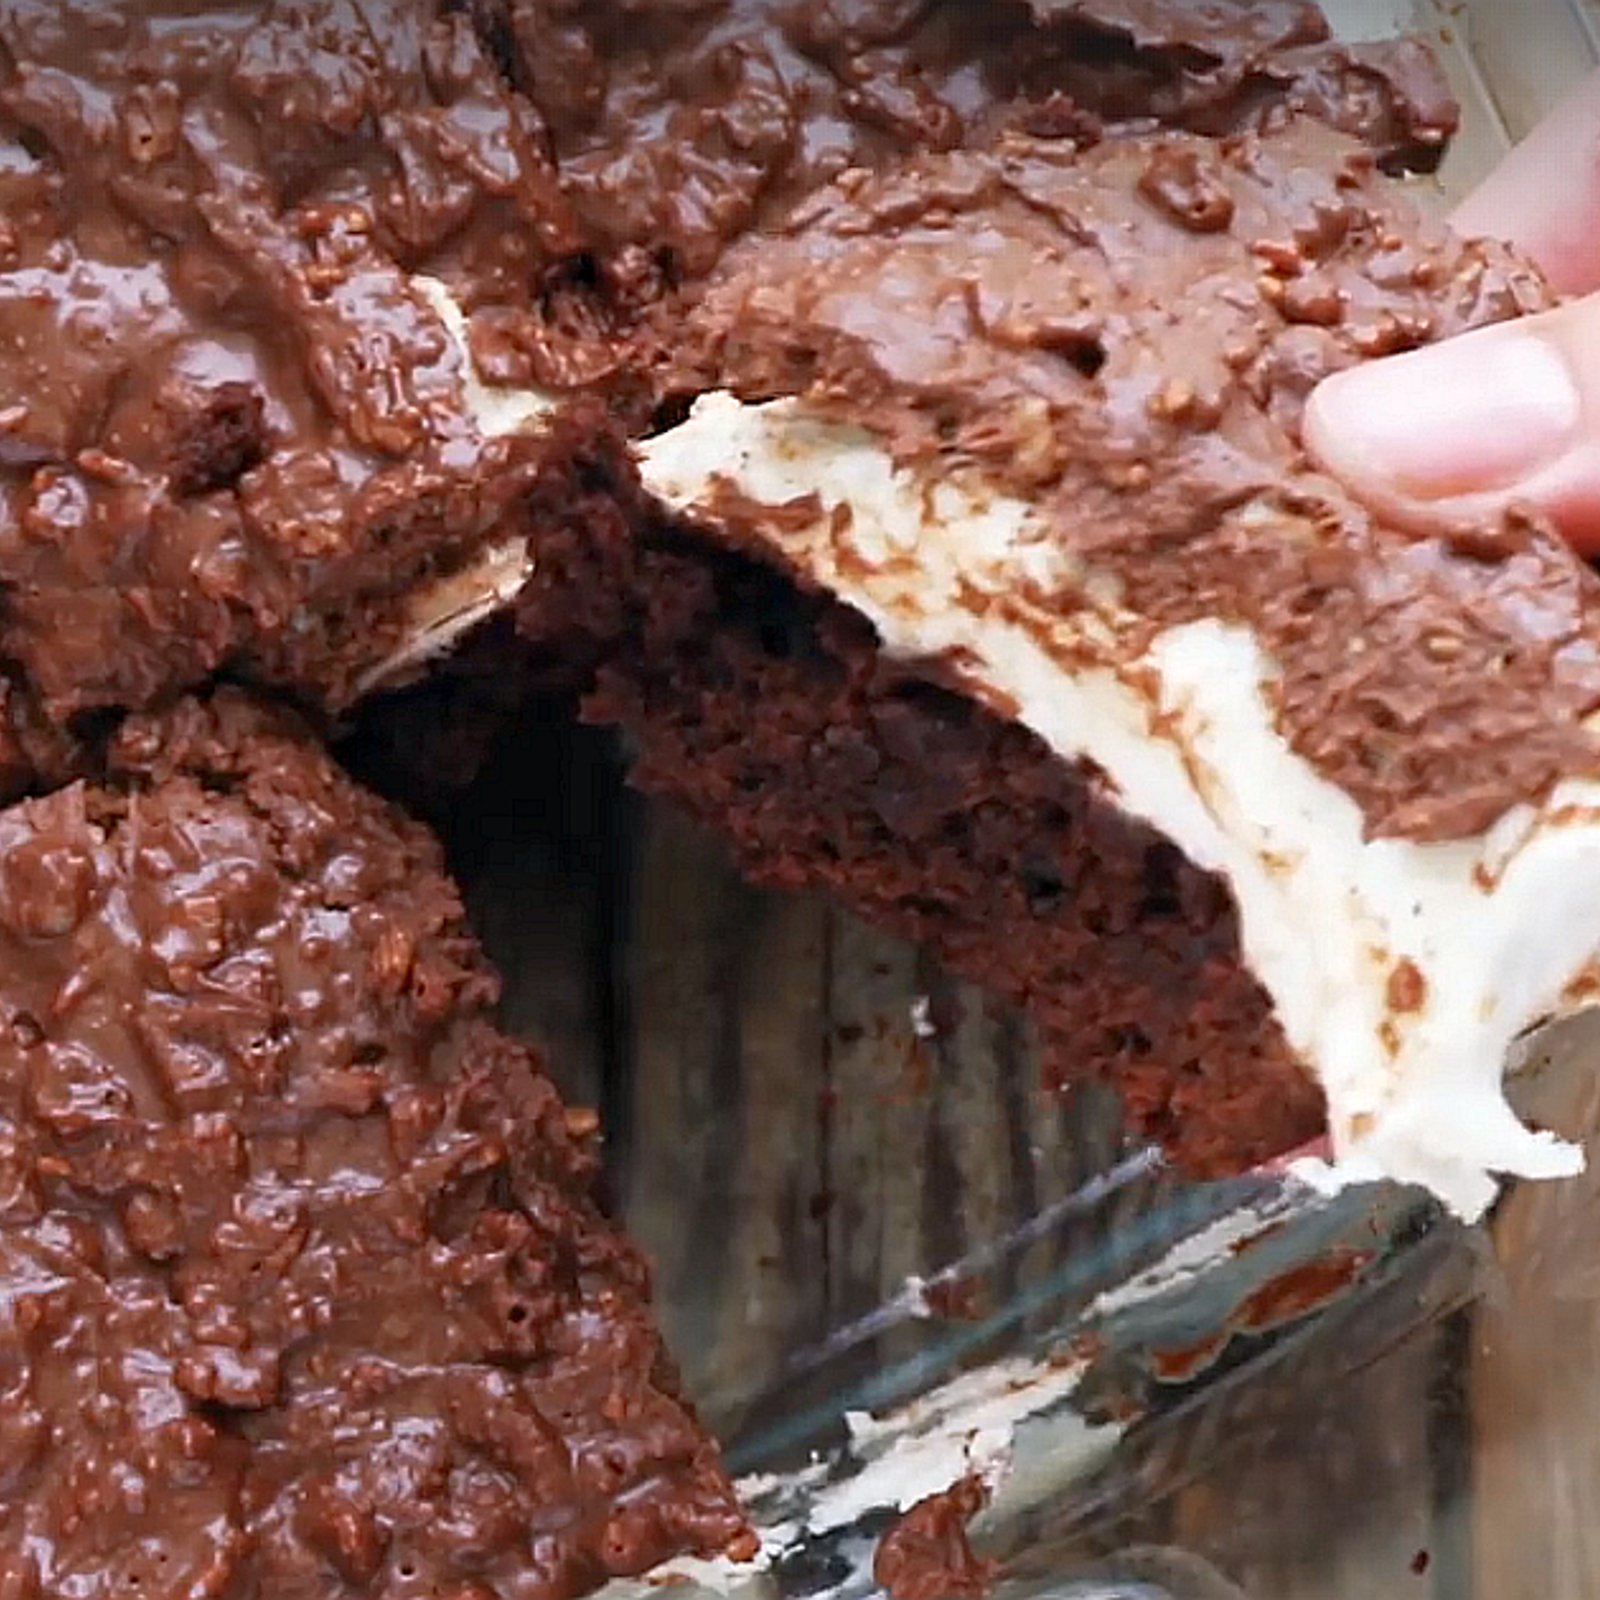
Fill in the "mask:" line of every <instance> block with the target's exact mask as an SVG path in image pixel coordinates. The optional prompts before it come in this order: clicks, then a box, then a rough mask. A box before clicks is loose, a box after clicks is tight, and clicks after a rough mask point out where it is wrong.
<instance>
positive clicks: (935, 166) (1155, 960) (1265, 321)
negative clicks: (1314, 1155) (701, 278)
mask: <svg viewBox="0 0 1600 1600" xmlns="http://www.w3.org/2000/svg"><path fill="white" fill-rule="evenodd" d="M1546 301H1547V297H1546V294H1545V291H1544V290H1543V289H1542V287H1541V285H1540V283H1539V282H1538V280H1537V278H1536V277H1535V275H1534V274H1533V273H1532V272H1531V271H1529V270H1528V269H1526V268H1525V267H1524V266H1523V265H1521V264H1520V263H1519V262H1518V261H1517V260H1516V259H1515V258H1514V257H1513V256H1512V255H1511V254H1509V253H1508V252H1507V251H1505V250H1503V249H1500V248H1498V247H1495V246H1492V245H1489V244H1484V243H1475V242H1467V241H1462V240H1459V239H1456V238H1453V237H1451V236H1450V235H1449V234H1448V233H1447V232H1446V231H1444V230H1443V229H1442V228H1440V227H1437V226H1434V225H1432V224H1429V223H1427V222H1425V221H1424V220H1423V218H1422V217H1421V216H1420V215H1419V214H1418V213H1417V212H1416V211H1415V210H1414V209H1413V207H1412V206H1411V204H1410V203H1409V202H1408V200H1407V199H1406V197H1405V196H1404V195H1403V193H1402V192H1401V191H1400V190H1399V188H1398V187H1397V186H1394V185H1392V184H1390V183H1389V182H1388V181H1387V180H1385V179H1383V178H1382V177H1381V176H1380V175H1378V174H1376V173H1375V171H1374V169H1373V163H1372V160H1371V158H1370V156H1369V155H1367V154H1365V153H1364V152H1362V151H1360V150H1358V149H1357V148H1356V147H1355V146H1353V145H1351V144H1349V143H1348V142H1346V141H1345V140H1343V139H1342V138H1341V137H1339V136H1338V135H1336V134H1334V133H1332V132H1330V131H1329V130H1327V129H1326V128H1325V127H1323V126H1321V125H1319V124H1317V123H1315V122H1311V121H1307V120H1293V119H1290V120H1286V121H1284V122H1283V123H1282V124H1281V125H1279V126H1276V127H1274V128H1273V129H1272V130H1270V131H1267V132H1265V133H1262V134H1259V135H1257V134H1251V135H1247V136H1242V137H1238V138H1232V139H1227V140H1221V141H1214V140H1201V139H1196V138H1192V137H1189V136H1186V135H1182V134H1157V135H1149V136H1144V137H1134V138H1124V139H1115V140H1106V141H1103V142H1100V143H1097V144H1095V145H1093V146H1092V147H1091V148H1087V149H1083V150H1079V149H1075V148H1073V146H1072V145H1071V144H1070V143H1067V142H1064V141H1059V140H1057V141H1044V140H1038V139H1033V138H1029V137H1025V136H1020V135H1018V136H1010V137H1007V138H1004V139H1002V140H1001V141H999V142H998V143H997V144H996V145H995V146H994V147H993V148H991V149H989V150H985V151H981V152H979V151H968V152H956V153H951V154H948V155H933V156H925V157H921V158H917V159H914V160H912V161H910V162H907V163H905V164H902V165H900V166H898V167H895V168H891V169H887V170H885V171H883V172H881V173H878V174H867V173H852V174H849V175H846V176H845V177H843V178H841V179H840V180H839V182H838V183H837V184H835V185H834V186H833V187H832V188H830V189H829V190H828V191H826V192H824V193H820V194H819V195H817V196H816V197H815V198H814V199H813V200H812V201H811V202H809V203H807V204H805V205H803V206H802V207H800V208H799V209H798V210H797V211H796V213H795V214H794V216H793V218H792V219H791V221H790V222H789V224H788V225H787V226H786V227H784V228H782V229H778V230H774V232H773V233H771V234H770V235H769V236H767V237H765V238H763V239H761V240H759V241H753V242H751V243H749V244H747V245H745V246H742V247H741V248H740V249H739V250H738V251H737V252H735V253H734V255H733V256H731V257H730V258H729V260H728V261H727V262H726V263H725V264H724V267H723V269H722V270H721V271H720V272H719V273H718V274H717V276H716V277H715V278H714V280H713V282H712V284H711V286H710V287H709V289H708V291H707V293H706V294H705V296H704V297H703V300H702V301H701V303H700V305H699V306H698V308H697V310H696V311H695V312H694V314H693V316H692V318H691V321H690V323H689V325H688V328H687V329H686V330H681V331H679V333H678V334H677V336H676V341H675V351H676V353H677V354H678V356H679V357H680V359H679V361H678V370H679V374H680V376H679V379H678V382H677V385H676V389H677V395H678V396H679V399H678V401H677V402H675V403H676V404H678V405H679V406H681V405H683V404H684V403H685V402H686V401H688V400H690V399H692V400H693V406H692V409H691V410H690V411H689V413H688V415H687V418H686V420H684V421H682V422H681V423H680V424H679V425H677V426H675V427H670V428H667V429H665V430H663V431H660V432H658V433H657V434H656V435H655V436H653V437H650V438H648V439H646V440H644V441H643V442H642V443H641V444H640V445H639V446H638V447H637V450H636V451H635V452H634V454H633V458H632V460H631V461H629V460H626V459H624V458H623V457H622V455H621V454H620V452H615V451H614V452H611V453H610V454H609V455H600V454H591V456H590V458H589V459H587V460H580V463H579V464H578V466H577V467H575V469H574V471H573V474H572V479H571V484H570V486H569V488H568V490H567V491H566V492H565V495H564V496H553V497H552V498H551V499H550V501H549V504H548V505H547V507H546V508H545V511H544V512H543V513H542V516H543V518H544V521H543V528H542V531H541V532H540V533H539V534H538V535H537V536H536V538H535V542H534V546H533V553H534V564H535V569H536V570H535V575H534V578H533V580H532V583H531V584H530V587H529V590H528V592H527V594H526V595H525V597H524V600H523V602H522V611H523V622H524V627H525V629H526V630H527V631H528V632H529V633H530V634H531V635H532V636H533V637H535V638H539V639H546V638H547V639H551V640H553V641H556V647H557V648H559V649H561V650H564V651H566V652H568V653H569V654H576V653H577V652H578V651H579V650H580V649H581V648H582V647H583V641H582V638H581V637H579V636H581V635H583V634H585V633H586V634H587V635H588V637H589V639H590V641H591V649H592V653H593V658H594V660H595V662H596V670H597V678H596V681H595V687H594V692H593V694H592V697H591V699H590V702H589V714H590V715H592V716H594V717H596V718H599V719H603V720H610V721H615V722H618V723H620V724H622V725H623V726H625V727H626V728H628V729H629V730H630V732H631V733H632V734H633V735H634V737H635V738H636V740H637V741H638V744H639V747H640V751H641V754H640V758H639V766H638V775H639V778H640V781H641V782H643V783H645V784H646V785H648V786H651V787H655V788H659V789H661V790H663V791H665V792H667V793H670V794H673V795H675V796H677V797H678V798H679V799H681V800H682V801H684V802H686V803H687V804H688V805H689V806H690V808H691V809H693V810H694V811H695V812H696V813H697V814H698V815H700V816H702V817H704V818H706V819H707V820H709V821H711V822H713V823H715V824H717V825H720V826H721V827H722V828H723V829H724V830H725V831H727V832H728V833H729V834H730V835H731V837H732V838H733V840H734V842H735V844H736V845H737V847H738V849H739V851H740V853H741V856H742V857H743V859H744V861H745V862H746V864H747V865H748V866H749V868H750V869H751V870H752V872H754V873H755V874H757V875H758V876H760V877H761V878H763V879H764V880H767V881H773V882H780V883H794V884H802V883H804V884H820V885H823V886H826V887H829V888H831V889H833V890H835V891H836V892H838V893H839V894H840V895H842V896H843V897H844V898H845V899H846V900H848V901H849V902H851V903H853V904H855V905H856V906H858V907H860V908H861V909H863V910H864V911H866V912H867V913H868V914H869V915H873V916H875V917H878V918H879V919H881V920H883V921H885V922H887V923H888V924H890V925H891V926H893V927H895V928H898V929H900V930H901V931H903V932H905V933H906V934H908V935H910V936H912V937H915V938H919V939H925V940H928V941H930V942H931V943H932V944H933V945H935V946H936V947H937V948H938V949H939V950H940V951H941V952H942V953H943V954H944V955H945V957H946V958H947V959H948V960H949V961H950V963H951V964H952V965H953V966H954V967H955V968H956V969H957V970H959V971H962V972H964V973H968V974H970V975H972V976H974V977H977V978H979V979H981V980H983V981H985V982H986V983H988V984H989V985H991V986H992V987H993V988H994V989H996V990H997V991H999V992H1000V993H1002V994H1005V995H1007V996H1008V997H1010V998H1012V999H1015V1000H1017V1001H1020V1002H1022V1003H1023V1004H1024V1005H1026V1006H1028V1007H1029V1008H1030V1010H1031V1011H1032V1012H1033V1014H1034V1015H1035V1016H1036V1018H1037V1019H1038V1020H1039V1022H1040V1023H1041V1024H1042V1027H1043V1030H1044V1034H1045V1038H1046V1041H1047V1043H1048V1045H1049V1047H1050V1049H1051V1052H1052V1055H1053V1057H1054V1059H1055V1061H1056V1063H1057V1065H1058V1068H1059V1070H1060V1071H1061V1072H1062V1073H1063V1074H1065V1075H1067V1076H1075V1075H1081V1074H1084V1073H1091V1072H1103V1073H1107V1074H1109V1075H1110V1076H1111V1077H1112V1078H1113V1079H1114V1080H1115V1081H1116V1083H1117V1084H1118V1085H1119V1086H1120V1087H1121V1089H1122V1091H1123V1094H1124V1096H1125V1098H1126V1099H1127V1102H1128V1104H1129V1107H1130V1110H1131V1111H1132V1113H1133V1115H1134V1117H1135V1119H1136V1121H1137V1122H1138V1123H1139V1124H1140V1125H1141V1126H1143V1127H1144V1128H1145V1129H1146V1130H1147V1131H1149V1132H1151V1133H1153V1134H1155V1135H1157V1136H1159V1137H1160V1138H1162V1139H1164V1140H1165V1141H1166V1142H1167V1143H1168V1144H1169V1146H1171V1147H1172V1148H1173V1149H1174V1150H1175V1151H1176V1152H1177V1153H1178V1154H1179V1155H1180V1156H1181V1157H1183V1158H1184V1159H1185V1160H1187V1161H1188V1162H1189V1163H1190V1164H1191V1165H1192V1166H1194V1167H1196V1168H1198V1169H1200V1170H1202V1171H1206V1170H1215V1169H1220V1168H1227V1167H1231V1166H1236V1165H1238V1164H1240V1163H1242V1162H1246V1161H1252V1160H1257V1159H1260V1158H1263V1157H1267V1156H1271V1155H1275V1154H1280V1153H1282V1152H1284V1151H1286V1150H1288V1149H1290V1148H1292V1147H1294V1146H1295V1145H1296V1144H1297V1143H1299V1142H1300V1141H1303V1140H1306V1139H1309V1138H1311V1137H1312V1136H1314V1135H1315V1134H1317V1133H1318V1132H1319V1130H1320V1128H1321V1126H1322V1124H1323V1121H1324V1118H1325V1117H1326V1120H1327V1124H1328V1128H1329V1130H1330V1132H1331V1134H1332V1139H1333V1144H1334V1147H1335V1149H1336V1151H1337V1153H1338V1155H1339V1157H1340V1159H1341V1161H1342V1163H1343V1164H1344V1167H1345V1170H1346V1171H1347V1172H1348V1173H1350V1174H1352V1175H1357V1176H1359V1175H1378V1174H1385V1175H1389V1176H1393V1177H1397V1178H1401V1179H1405V1180H1416V1181H1420V1182H1424V1183H1427V1184H1430V1185H1431V1186H1433V1187H1434V1188H1435V1189H1436V1190H1437V1191H1438V1192H1439V1193H1440V1194H1442V1195H1443V1196H1445V1197H1446V1198H1447V1199H1449V1200H1450V1201H1451V1202H1452V1203H1453V1204H1454V1205H1456V1206H1457V1207H1458V1208H1459V1209H1460V1210H1462V1211H1463V1212H1466V1213H1469V1214H1470V1213H1473V1212H1475V1211H1477V1210H1478V1209H1479V1208H1481V1207H1482V1206H1483V1205H1484V1204H1485V1203H1486V1202H1487V1200H1488V1198H1489V1197H1490V1195H1491V1194H1492V1193H1493V1187H1494V1185H1493V1180H1492V1178H1491V1176H1490V1174H1492V1173H1498V1172H1518V1173H1527V1174H1535V1175H1537V1174H1553V1173H1559V1172H1566V1171H1570V1170H1572V1167H1573V1165H1574V1163H1575V1161H1576V1159H1577V1157H1576V1153H1575V1152H1573V1151H1571V1150H1569V1149H1567V1148H1566V1147H1564V1146H1561V1145H1559V1144H1558V1143H1556V1142H1555V1141H1554V1140H1552V1139H1551V1138H1549V1137H1548V1136H1545V1135H1540V1134H1536V1133H1532V1132H1530V1131H1528V1130H1526V1129H1525V1128H1523V1127H1522V1126H1521V1125H1520V1124H1519V1123H1518V1122H1517V1120H1516V1118H1515V1117H1514V1116H1513V1114H1512V1113H1511V1111H1510V1109H1509V1108H1508V1107H1507V1105H1506V1103H1505V1101H1504V1099H1503V1097H1502V1093H1501V1073H1502V1066H1503V1061H1504V1057H1505V1053H1506V1050H1507V1047H1508V1046H1509V1044H1510V1043H1511V1041H1512V1039H1513V1038H1514V1036H1515V1035H1516V1034H1517V1033H1518V1032H1519V1031H1520V1030H1522V1029H1524V1028H1525V1027H1527V1026H1528V1025H1529V1024H1531V1023H1533V1022H1534V1021H1535V1020H1537V1019H1539V1018H1540V1017H1542V1016H1544V1015H1546V1014H1548V1013H1549V1012H1551V1011H1554V1010H1557V1009H1559V1008H1561V1007H1563V1006H1564V1005H1566V1004H1568V1003H1572V1002H1576V1001H1578V1000H1580V999H1582V998H1583V997H1584V996H1585V995H1586V994H1587V993H1589V992H1590V990H1591V988H1592V984H1593V979H1594V975H1595V966H1594V961H1595V955H1596V951H1597V948H1600V925H1597V923H1596V919H1595V912H1594V907H1595V905H1596V904H1597V903H1600V810H1597V803H1600V787H1597V780H1600V742H1597V740H1596V736H1595V733H1594V730H1593V729H1592V727H1591V726H1590V718H1591V717H1592V714H1593V713H1594V711H1595V709H1596V707H1597V705H1600V586H1597V583H1596V580H1595V579H1594V577H1593V576H1592V575H1591V574H1590V573H1589V571H1588V570H1587V569H1586V568H1584V567H1583V566H1582V565H1581V564H1580V562H1579V561H1578V560H1577V559H1576V558H1575V557H1573V556H1572V555H1571V554H1570V552H1568V551H1567V550H1566V549H1565V548H1564V547H1563V546H1562V545H1561V544H1560V542H1559V541H1558V540H1557V539H1555V538H1554V537H1553V536H1552V535H1551V534H1550V533H1548V532H1547V531H1546V530H1544V529H1542V528H1539V527H1536V526H1530V525H1524V524H1520V523H1518V524H1514V525H1507V526H1504V527H1474V528H1464V529H1461V530H1460V531H1459V536H1458V537H1453V538H1434V539H1422V538H1412V537H1410V536H1408V535H1407V534H1405V533H1402V532H1400V531H1398V530H1396V529H1393V528H1388V527H1384V526H1381V525H1378V524H1377V523H1375V522H1374V521H1373V520H1372V519H1371V518H1369V517H1368V516H1367V515H1366V514H1365V513H1364V512H1363V511H1362V509H1361V508H1360V507H1358V506H1356V505H1354V504H1352V503H1351V502H1350V501H1349V500H1348V499H1347V498H1346V497H1345V496H1344V495H1343V494H1342V493H1341V492H1340V490H1339V489H1338V488H1337V487H1336V486H1335V485H1334V484H1332V483H1330V482H1328V481H1325V480H1323V479H1321V478H1320V477H1318V476H1317V475H1316V474H1315V473H1314V472H1313V471H1312V469H1311V467H1310V466H1309V465H1308V463H1307V461H1306V459H1305V457H1304V455H1303V453H1302V451H1301V448H1300V444H1299V434H1298V425H1299V418H1300V412H1301V407H1302V404H1303V401H1304V399H1305V396H1306V395H1307V393H1308V392H1309V391H1310V389H1311V388H1312V386H1313V385H1314V384H1315V382H1316V381H1317V380H1318V379H1319V378H1320V377H1321V376H1323V375H1324V374H1325V373H1327V372H1330V371H1332V370H1334V369H1335V368H1337V367H1339V366H1341V365H1343V364H1346V363H1348V362H1351V361H1355V360H1358V359H1361V358H1364V357H1372V356H1381V355H1383V354H1386V353H1388V352H1391V351H1396V350H1400V349H1404V348H1406V347H1408V346H1412V345H1415V344H1418V343H1421V342H1423V341H1425V340H1429V339H1434V338H1442V337H1447V336H1449V335H1451V334H1454V333H1458V332H1460V331H1462V330H1463V329H1466V328H1470V327H1473V326H1476V325H1479V324H1482V323H1486V322H1490V321H1493V320H1495V319H1499V318H1503V317H1507V316H1512V315H1516V314H1518V313H1520V312H1523V311H1527V310H1530V309H1533V308H1536V307H1538V306H1541V305H1543V304H1545V303H1546ZM669 409H670V408H669ZM679 414H680V415H681V414H682V412H681V410H680V411H679Z"/></svg>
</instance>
